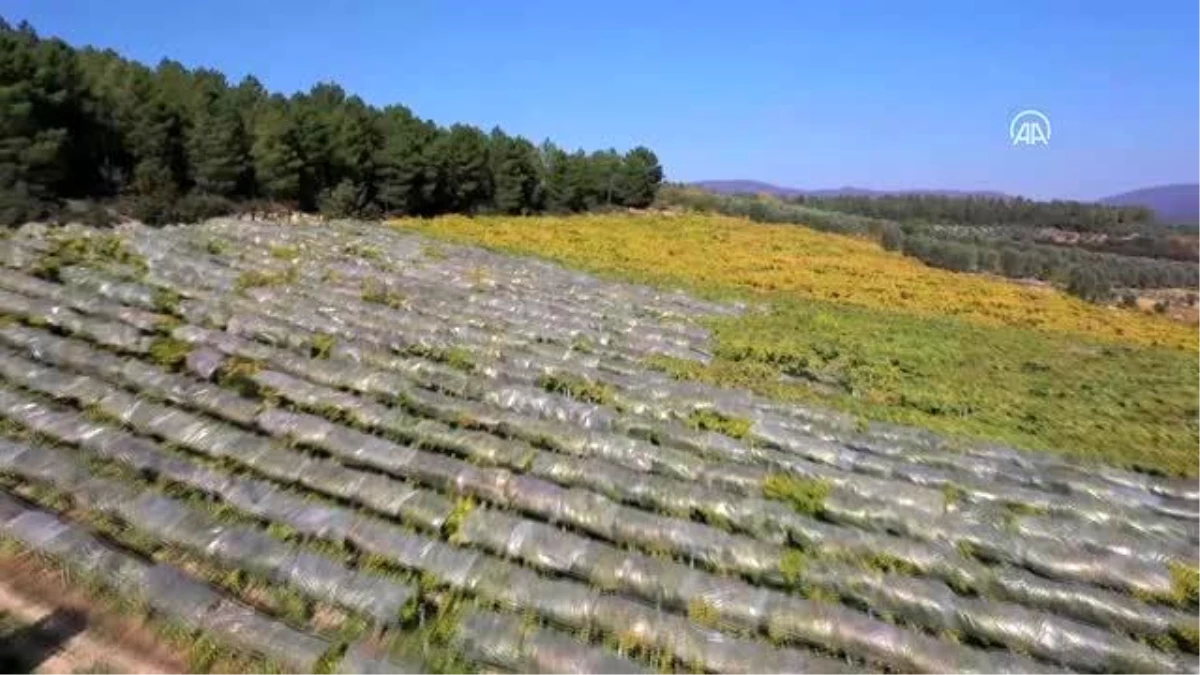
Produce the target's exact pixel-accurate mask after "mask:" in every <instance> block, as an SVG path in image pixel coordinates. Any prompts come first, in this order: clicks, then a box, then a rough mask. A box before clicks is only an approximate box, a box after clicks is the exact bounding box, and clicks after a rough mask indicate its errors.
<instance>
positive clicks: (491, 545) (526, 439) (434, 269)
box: [0, 219, 1200, 673]
mask: <svg viewBox="0 0 1200 675" xmlns="http://www.w3.org/2000/svg"><path fill="white" fill-rule="evenodd" d="M480 222H481V223H489V221H480ZM527 222H528V223H530V224H536V223H542V224H544V222H545V221H538V220H529V221H527ZM623 222H624V221H622V220H620V219H609V220H605V219H595V220H594V223H595V224H605V223H607V224H609V225H612V226H621V224H622V223H623ZM456 223H457V224H456ZM506 223H507V224H506ZM490 224H493V225H496V226H497V229H496V230H495V231H496V232H501V231H503V230H502V229H501V228H510V231H512V230H511V228H515V227H516V225H515V224H513V223H508V221H491V222H490ZM592 224H593V223H592V221H589V222H588V225H589V226H592ZM405 225H406V226H407V225H410V224H405ZM468 225H469V223H459V222H458V221H453V220H451V221H443V222H434V223H432V224H430V225H429V226H430V227H432V228H433V229H438V230H443V231H445V232H452V231H455V230H456V229H457V230H458V236H463V237H465V236H467V231H466V229H465V228H467V226H468ZM637 226H638V227H640V225H637ZM473 236H474V235H473ZM492 243H496V242H492ZM714 259H715V257H714ZM716 266H717V265H715V264H714V267H716ZM609 271H616V270H609ZM684 273H685V272H684V270H683V269H682V268H680V269H679V270H678V271H677V272H676V274H679V275H681V276H682V275H683V274H684ZM646 274H649V273H648V272H647V273H646ZM747 297H748V296H747ZM773 297H774V296H769V295H768V296H764V298H771V299H773ZM797 302H799V301H797ZM1055 302H1059V301H1058V300H1056V301H1055ZM833 307H834V305H821V306H819V307H817V308H816V309H813V308H811V307H809V306H807V305H799V304H797V305H796V306H795V307H791V308H787V309H785V310H783V311H784V318H780V317H779V316H778V315H774V316H773V315H769V314H768V315H759V314H755V313H754V312H756V311H757V310H756V309H755V308H754V307H749V306H745V305H740V304H738V303H736V302H730V301H728V298H727V299H725V300H719V299H713V298H709V299H701V298H698V297H696V296H695V295H690V294H687V293H683V292H674V291H670V292H669V291H662V290H658V289H655V288H653V287H646V286H637V285H632V284H628V283H624V282H618V281H611V280H604V279H601V278H599V277H596V276H590V275H588V274H584V273H580V272H576V271H571V270H568V269H565V268H562V267H560V266H558V265H555V264H552V263H548V262H544V261H538V260H534V259H530V258H520V257H514V256H510V255H503V254H497V253H492V252H488V251H486V250H483V249H480V248H475V247H466V246H460V245H457V244H450V243H445V242H439V241H437V240H433V239H430V238H427V237H424V236H421V235H416V234H413V233H411V232H407V231H398V230H397V229H396V228H388V227H382V226H380V225H378V224H366V223H353V222H336V223H331V224H327V225H319V226H308V225H291V226H289V225H278V224H273V223H266V222H250V221H239V220H232V219H225V220H213V221H209V222H207V223H204V224H201V225H195V226H181V227H169V228H163V229H151V228H144V227H132V228H128V229H124V230H121V231H117V232H96V231H89V230H85V229H82V228H80V229H73V228H68V229H65V230H59V231H54V232H50V233H46V232H41V231H38V230H37V229H36V228H33V229H25V230H22V231H21V232H18V233H17V234H15V235H13V236H10V237H8V238H6V239H4V240H3V241H0V316H2V318H3V321H0V545H2V546H0V556H7V557H8V558H11V557H13V556H23V555H27V554H29V553H33V554H35V559H36V560H39V561H44V563H45V564H46V565H50V566H54V567H56V568H57V569H60V570H62V571H63V572H64V576H63V578H65V579H69V580H70V581H71V585H72V587H73V588H75V589H78V590H79V591H80V592H87V593H89V594H90V595H91V596H92V597H94V598H95V601H96V602H98V603H103V604H105V605H107V606H109V607H112V608H119V611H120V614H121V615H123V616H127V617H140V618H139V619H138V621H139V622H140V623H139V625H142V624H143V623H144V625H146V626H152V627H153V629H154V630H155V631H157V632H158V634H159V635H161V639H162V640H164V641H165V642H166V643H167V644H172V645H179V650H180V653H181V654H184V655H186V658H187V659H188V663H189V668H192V669H194V670H198V671H205V670H213V669H220V670H251V671H276V670H282V671H289V672H290V671H303V672H333V671H337V672H430V671H432V672H476V671H480V672H608V673H612V672H650V671H658V672H845V671H850V672H877V671H886V672H1045V671H1053V670H1060V669H1063V670H1079V671H1089V672H1193V671H1195V670H1196V668H1197V665H1198V662H1197V647H1198V645H1197V621H1196V614H1197V610H1198V597H1197V596H1198V592H1200V591H1198V581H1200V580H1198V576H1197V562H1198V561H1197V542H1198V541H1200V531H1198V530H1200V527H1198V526H1200V521H1198V518H1197V515H1198V513H1197V502H1198V499H1200V494H1198V491H1197V489H1196V483H1195V481H1194V480H1188V479H1173V478H1164V477H1151V476H1147V475H1145V474H1139V473H1132V472H1127V471H1123V470H1120V469H1115V468H1102V467H1096V466H1089V465H1080V464H1075V463H1072V462H1067V461H1064V460H1063V459H1062V458H1060V457H1058V456H1056V455H1053V454H1049V453H1041V452H1024V451H1019V450H1015V449H1012V448H1006V447H1002V446H997V445H994V444H981V443H975V442H967V441H964V440H962V439H958V440H954V441H953V442H951V441H950V440H948V439H946V438H944V437H940V436H936V435H934V434H931V433H929V432H926V431H922V430H918V429H914V428H910V427H902V426H898V425H895V424H886V423H879V422H873V421H869V420H866V419H865V418H862V417H855V416H852V415H846V414H842V413H837V412H833V411H831V410H828V409H824V408H820V407H815V406H814V407H810V406H806V405H799V404H796V403H790V404H781V403H780V402H779V401H778V400H777V399H773V398H768V397H763V396H759V395H755V394H753V393H751V392H749V391H746V390H741V389H734V388H728V387H718V386H713V385H711V384H708V383H706V382H704V381H703V380H705V379H712V380H716V379H726V378H725V376H722V377H720V378H718V377H716V376H715V375H714V374H721V372H722V369H724V368H731V366H729V365H727V364H729V363H736V360H734V359H732V358H731V356H730V355H726V356H720V357H718V358H717V359H716V360H714V361H713V362H712V365H710V366H706V365H703V364H704V363H705V362H706V361H707V360H708V359H709V357H710V354H711V353H712V352H713V351H714V349H715V350H716V351H718V352H729V351H730V350H731V349H736V346H737V344H738V343H737V340H738V339H745V337H744V336H745V335H748V334H749V333H748V332H749V331H753V330H758V329H759V328H761V330H762V333H763V334H762V335H761V338H762V340H761V342H758V343H751V342H749V341H747V342H745V344H746V345H747V346H748V347H747V348H749V347H752V346H754V345H756V344H764V345H770V344H771V343H772V341H773V340H784V339H786V338H784V337H777V336H776V335H775V334H773V333H772V331H778V330H781V328H780V327H781V326H787V325H788V324H786V323H783V322H786V321H797V319H796V317H799V316H802V315H803V313H804V312H812V313H813V316H812V318H811V319H810V320H809V323H810V324H812V325H813V326H821V325H823V324H825V323H828V322H830V321H832V322H833V323H834V325H835V326H838V325H840V326H842V328H838V329H837V330H842V331H851V332H853V331H857V332H859V333H864V332H865V331H866V330H867V329H866V328H865V327H864V326H861V325H859V324H856V323H854V322H855V321H858V322H866V321H868V320H869V319H870V318H871V317H873V316H879V315H880V314H879V312H880V311H881V310H879V309H871V308H867V307H862V308H860V309H858V310H854V311H856V312H861V314H860V315H856V314H854V313H853V311H852V312H850V313H847V314H834V313H833V312H835V310H834V309H833ZM837 311H839V312H840V311H842V310H837ZM846 311H849V310H846ZM1080 311H1081V312H1082V311H1083V310H1080ZM822 313H829V314H830V316H831V317H832V318H831V319H822V318H820V316H821V314H822ZM897 316H907V317H909V318H908V319H906V320H907V321H909V322H910V323H909V324H904V323H903V322H902V321H900V322H898V323H897V327H898V328H891V329H889V330H899V329H903V328H905V327H906V326H910V327H912V328H913V329H914V330H915V329H916V327H917V326H920V325H923V324H920V323H917V322H919V321H928V320H932V319H927V318H920V317H918V316H917V315H915V314H898V315H897ZM898 321H899V320H898ZM712 322H716V324H717V325H718V333H719V332H720V330H721V328H720V326H722V325H726V326H729V325H737V323H736V322H746V323H745V324H744V326H745V327H744V328H742V329H741V331H742V332H741V333H735V334H733V335H720V334H718V335H717V336H716V340H717V341H716V342H715V343H714V336H713V335H712V334H711V333H710V331H709V329H707V328H706V327H705V325H706V324H709V323H712ZM722 322H725V323H724V324H723V323H722ZM756 322H759V323H756ZM936 325H940V324H936ZM946 325H947V326H949V325H951V324H946ZM953 325H959V324H953ZM961 325H962V326H966V327H967V328H961V330H978V331H979V333H977V334H971V335H970V337H971V338H972V339H975V338H977V337H979V336H983V335H988V334H996V335H1006V333H1005V331H1014V330H1018V329H1014V328H1005V327H1003V326H997V325H993V326H989V327H988V328H986V329H984V328H977V327H975V326H976V324H972V323H969V322H964V323H962V324H961ZM1149 325H1150V326H1151V328H1143V329H1142V332H1139V333H1138V334H1139V335H1143V336H1144V335H1146V334H1149V332H1150V331H1152V330H1161V331H1163V333H1164V335H1169V334H1170V332H1169V331H1168V330H1167V329H1166V328H1164V327H1163V326H1161V325H1159V324H1157V323H1154V324H1149ZM800 327H801V326H799V325H795V326H794V328H800ZM824 330H826V331H831V330H833V329H831V328H828V327H826V328H824ZM927 330H933V329H927ZM939 330H951V328H944V329H939ZM1031 334H1032V333H1031ZM739 335H740V336H742V337H739ZM930 335H931V336H932V337H930V338H929V339H937V337H938V333H936V332H933V333H930ZM965 335H967V334H964V336H965ZM920 338H921V334H920V333H917V334H915V335H913V336H911V337H910V338H909V339H911V340H918V339H920ZM997 339H1012V338H997ZM1027 339H1031V340H1032V339H1033V338H1027ZM1061 339H1063V340H1066V339H1067V338H1061ZM1072 339H1074V340H1075V343H1076V344H1077V345H1078V346H1079V348H1080V349H1089V348H1092V347H1091V345H1093V344H1095V345H1104V347H1102V348H1106V349H1113V350H1127V351H1128V353H1129V354H1131V355H1138V358H1149V357H1147V356H1145V355H1146V354H1148V353H1160V352H1161V353H1162V354H1172V353H1174V352H1171V351H1170V349H1168V348H1159V350H1160V352H1149V351H1142V350H1149V349H1150V348H1149V347H1137V348H1134V347H1130V346H1122V345H1119V344H1118V343H1116V342H1113V341H1108V342H1095V343H1093V342H1089V341H1087V340H1085V339H1083V338H1081V337H1079V336H1078V335H1077V334H1076V335H1075V336H1074V337H1073V338H1072ZM1164 339H1165V338H1164ZM966 344H967V342H964V346H965V345H966ZM995 344H1000V345H1003V343H993V347H992V348H998V347H996V346H995ZM973 348H976V349H982V348H983V347H977V346H975V347H973ZM906 349H915V347H906ZM755 358H760V357H755ZM1130 358H1133V357H1132V356H1131V357H1130ZM1179 358H1183V357H1179ZM766 362H767V361H762V363H766ZM687 364H694V365H687ZM785 365H786V364H775V366H774V367H784V366H785ZM1049 365H1054V364H1049ZM732 368H734V369H736V366H733V367H732ZM664 369H666V370H674V371H676V372H678V373H680V374H687V375H696V376H697V377H696V379H678V378H675V377H672V376H671V375H670V374H669V373H666V372H663V370H664ZM746 372H749V373H750V374H749V375H746V374H745V373H737V372H731V373H729V374H728V378H729V379H733V378H736V377H759V378H760V380H750V381H748V384H750V385H755V386H757V385H759V384H761V383H762V382H764V381H765V379H762V378H765V375H758V374H754V373H753V372H751V371H746ZM710 375H713V376H712V377H709V376H710ZM1094 376H1097V377H1098V375H1094ZM819 384H823V385H824V386H829V387H836V386H839V385H837V384H836V383H819ZM796 386H799V385H796ZM785 393H786V392H785ZM785 398H786V396H785ZM8 558H5V559H8Z"/></svg>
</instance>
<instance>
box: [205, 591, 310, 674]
mask: <svg viewBox="0 0 1200 675" xmlns="http://www.w3.org/2000/svg"><path fill="white" fill-rule="evenodd" d="M201 627H202V628H203V629H204V630H206V631H209V632H211V633H214V634H216V635H218V636H220V637H221V638H222V639H224V640H227V641H228V642H230V643H233V644H236V645H238V646H240V647H242V648H244V649H250V650H253V651H255V652H257V653H259V654H262V655H263V656H266V657H267V658H270V659H272V660H275V661H277V662H279V663H282V664H284V665H285V666H288V667H290V668H295V669H297V670H298V671H305V672H307V671H308V670H309V669H311V668H312V667H313V665H314V664H315V663H316V662H317V660H318V659H320V658H321V656H322V655H324V653H325V651H326V650H327V649H329V643H328V642H326V641H325V640H322V639H321V638H318V637H314V636H312V635H306V634H304V633H301V632H300V631H297V630H295V629H293V628H290V627H288V626H286V625H284V624H282V623H279V622H278V621H272V620H270V619H267V618H266V617H264V616H263V615H261V614H259V613H257V612H255V611H254V610H252V609H250V608H248V607H245V606H243V605H239V604H237V603H234V602H231V601H228V600H223V601H222V602H220V603H219V604H218V605H217V606H216V607H215V608H214V609H213V610H212V611H210V612H209V613H208V614H207V615H206V616H205V617H204V620H203V623H202V624H201Z"/></svg>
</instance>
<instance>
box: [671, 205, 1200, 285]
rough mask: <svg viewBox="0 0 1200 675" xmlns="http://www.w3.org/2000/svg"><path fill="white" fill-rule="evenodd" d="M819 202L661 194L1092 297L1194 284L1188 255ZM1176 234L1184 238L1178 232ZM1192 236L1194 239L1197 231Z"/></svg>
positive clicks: (1193, 267)
mask: <svg viewBox="0 0 1200 675" xmlns="http://www.w3.org/2000/svg"><path fill="white" fill-rule="evenodd" d="M816 203H818V202H813V201H805V202H804V203H798V202H796V201H795V200H781V199H777V198H774V197H769V196H764V195H721V194H716V193H713V192H708V191H705V190H701V189H698V188H694V187H688V186H684V185H665V186H663V188H662V189H661V190H660V191H659V195H658V204H659V206H662V207H669V208H685V209H690V210H696V211H703V212H713V213H722V214H725V215H730V216H738V217H743V218H749V219H750V220H753V221H756V222H764V223H792V224H796V225H803V226H804V227H809V228H812V229H814V230H821V231H823V232H832V233H835V234H845V235H853V236H861V237H869V238H872V239H876V240H877V241H879V242H880V244H881V245H882V246H883V247H884V248H885V249H888V250H892V251H898V252H900V253H903V254H904V255H906V256H909V257H912V258H916V259H918V260H920V261H921V262H923V263H925V264H927V265H930V266H932V267H939V268H943V269H949V270H954V271H956V272H986V273H991V274H997V275H1001V276H1005V277H1009V278H1013V279H1039V280H1042V281H1047V282H1051V283H1054V284H1056V285H1058V286H1061V287H1062V288H1064V289H1065V290H1066V291H1067V292H1069V293H1072V294H1074V295H1077V296H1079V297H1082V298H1084V299H1087V300H1092V301H1105V300H1109V299H1111V298H1112V296H1113V294H1114V293H1115V292H1116V291H1117V289H1121V288H1195V287H1196V265H1195V263H1194V262H1187V261H1186V258H1185V259H1184V260H1185V261H1180V260H1168V259H1160V258H1158V257H1140V256H1135V255H1120V254H1118V253H1110V252H1102V251H1093V250H1088V249H1087V248H1083V247H1079V246H1063V245H1054V244H1047V243H1040V242H1038V241H1035V240H1033V239H1032V238H1030V237H1029V235H1020V234H1019V233H1020V231H1021V230H1022V228H1020V227H1009V228H1004V227H993V226H987V227H964V226H958V225H953V226H931V225H927V224H925V223H922V222H907V223H901V222H897V221H895V220H888V219H884V218H875V217H871V216H864V215H860V214H854V213H846V212H843V211H831V210H825V209H823V208H819V207H817V206H816V205H815V204H816ZM1101 208H1107V207H1101ZM992 230H997V232H991V231H992ZM989 232H991V233H990V234H989ZM1170 236H1171V237H1172V238H1173V239H1179V237H1178V236H1177V235H1174V234H1172V235H1170ZM1129 241H1134V240H1129ZM1190 241H1191V242H1192V245H1193V246H1194V242H1195V239H1194V238H1192V239H1191V240H1190ZM1114 245H1116V244H1115V242H1114ZM1175 245H1176V246H1182V244H1178V243H1176V244H1175ZM1130 246H1136V245H1134V244H1130ZM1135 250H1136V249H1135ZM1151 251H1152V252H1153V251H1157V249H1156V248H1152V249H1151ZM1177 254H1178V255H1184V254H1183V253H1178V252H1177Z"/></svg>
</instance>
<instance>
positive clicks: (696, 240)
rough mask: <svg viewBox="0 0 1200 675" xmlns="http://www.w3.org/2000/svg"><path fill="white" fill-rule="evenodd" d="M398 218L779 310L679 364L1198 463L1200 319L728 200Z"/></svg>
mask: <svg viewBox="0 0 1200 675" xmlns="http://www.w3.org/2000/svg"><path fill="white" fill-rule="evenodd" d="M395 226H397V227H400V228H402V229H407V230H416V231H419V232H422V233H426V234H430V235H434V236H437V237H440V238H444V239H447V240H451V241H455V242H465V243H474V244H482V245H484V246H488V247H490V248H494V249H499V250H502V251H506V252H511V253H519V254H536V255H539V256H542V257H545V258H549V259H553V260H556V261H558V262H562V263H565V264H568V265H571V266H574V267H577V268H582V269H585V270H589V271H592V272H596V273H600V274H603V275H606V276H613V277H618V278H623V279H629V280H633V281H640V282H648V283H654V284H659V285H664V286H675V287H682V288H684V289H686V290H689V291H692V292H695V293H698V294H700V295H703V296H706V297H712V298H719V299H738V300H743V301H748V302H751V303H753V304H754V305H755V306H763V307H765V308H766V309H765V311H750V312H748V313H746V314H745V315H744V316H741V317H733V318H721V319H714V320H710V321H708V322H707V323H708V325H709V327H710V328H711V329H712V331H713V335H714V338H715V358H714V359H713V360H712V362H711V363H709V364H707V365H705V364H700V363H697V362H692V361H681V360H674V359H670V358H658V359H655V360H654V361H653V363H654V365H656V366H657V367H659V368H661V369H663V370H665V371H667V372H668V373H670V374H672V375H673V376H675V377H678V378H681V379H691V380H698V381H702V382H708V383H712V384H717V385H722V386H733V387H740V388H746V389H749V390H752V391H754V392H756V393H759V394H761V395H764V396H768V397H771V398H775V399H777V400H782V401H787V402H792V403H798V404H810V405H820V406H826V407H833V408H838V409H841V410H843V411H846V412H849V413H852V414H854V415H858V416H860V417H862V418H864V419H869V420H882V421H888V422H896V423H901V424H910V425H914V426H920V427H925V428H929V429H932V430H934V431H937V432H940V433H943V434H947V435H950V436H959V437H967V438H979V439H987V440H991V441H997V442H1001V443H1005V444H1009V445H1013V446H1016V447H1022V448H1027V449H1036V450H1047V451H1053V452H1058V453H1061V454H1065V455H1068V456H1071V457H1074V458H1077V459H1083V460H1088V461H1101V462H1105V463H1108V464H1112V465H1115V466H1120V467H1125V468H1132V469H1136V470H1141V471H1145V472H1149V473H1159V474H1168V475H1180V476H1196V475H1197V473H1198V464H1197V450H1196V449H1197V446H1198V445H1200V424H1198V421H1197V418H1198V415H1200V406H1197V400H1198V399H1200V386H1198V382H1197V379H1196V378H1195V376H1194V375H1195V369H1196V367H1197V330H1196V327H1195V326H1188V325H1184V324H1181V323H1178V322H1174V321H1172V320H1170V319H1168V318H1165V317H1160V316H1152V315H1144V314H1138V313H1134V312H1123V311H1120V310H1115V309H1111V308H1107V307H1100V306H1097V305H1091V304H1088V303H1085V302H1083V301H1081V300H1078V299H1075V298H1072V297H1070V296H1067V295H1066V294H1064V293H1061V292H1058V291H1056V290H1053V289H1050V288H1044V287H1033V286H1024V285H1020V284H1016V283H1011V282H1007V281H1002V280H996V279H991V278H988V277H985V276H980V275H965V274H956V273H953V272H948V271H944V270H937V269H933V268H929V267H926V266H924V265H923V264H921V263H919V262H917V261H915V260H912V259H908V258H904V257H903V256H901V255H900V254H898V253H890V252H886V251H884V250H883V249H881V248H880V247H879V246H877V245H876V244H875V243H873V242H871V241H866V240H863V239H858V238H853V237H844V236H839V235H833V234H826V233H819V232H815V231H811V230H807V229H805V228H802V227H796V226H790V225H766V224H756V223H751V222H749V221H746V220H740V219H734V218H726V217H720V216H686V217H666V216H612V215H608V216H599V215H597V216H580V217H571V218H505V217H484V218H461V217H445V218H436V219H431V220H416V219H408V220H402V221H396V222H395ZM715 246H719V247H720V251H721V255H713V250H714V247H715Z"/></svg>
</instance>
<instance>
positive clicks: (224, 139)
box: [188, 92, 252, 197]
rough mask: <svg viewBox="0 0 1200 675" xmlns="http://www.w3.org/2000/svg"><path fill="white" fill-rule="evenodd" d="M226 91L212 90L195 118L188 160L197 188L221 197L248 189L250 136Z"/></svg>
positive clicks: (230, 195) (240, 193) (241, 192)
mask: <svg viewBox="0 0 1200 675" xmlns="http://www.w3.org/2000/svg"><path fill="white" fill-rule="evenodd" d="M242 124H243V122H242V116H241V113H240V112H239V111H238V110H237V108H235V107H234V103H233V100H232V99H231V98H230V97H229V96H228V94H226V93H225V92H214V93H213V94H212V96H211V98H210V100H209V102H208V103H207V104H205V105H204V106H203V107H202V109H201V110H200V112H199V113H198V115H197V117H196V121H195V124H194V127H193V132H192V134H191V137H190V138H189V143H188V159H189V164H190V167H191V173H192V178H193V180H194V181H195V184H196V189H197V190H199V191H201V192H204V193H208V194H213V195H219V196H222V197H235V196H238V195H244V194H247V193H248V192H249V189H250V180H251V175H252V174H251V168H250V166H251V160H250V139H249V135H248V134H247V133H246V130H245V128H244V127H243V126H242Z"/></svg>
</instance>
